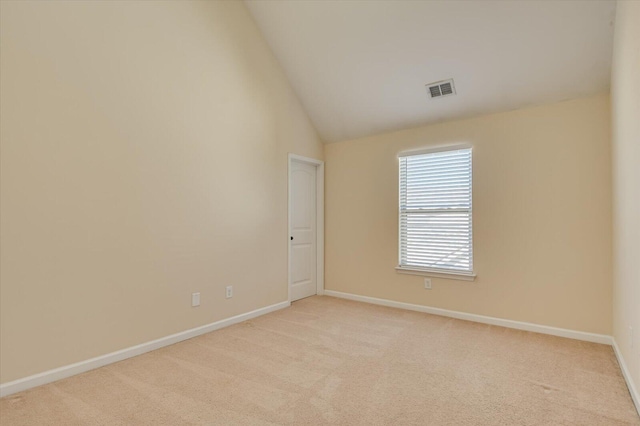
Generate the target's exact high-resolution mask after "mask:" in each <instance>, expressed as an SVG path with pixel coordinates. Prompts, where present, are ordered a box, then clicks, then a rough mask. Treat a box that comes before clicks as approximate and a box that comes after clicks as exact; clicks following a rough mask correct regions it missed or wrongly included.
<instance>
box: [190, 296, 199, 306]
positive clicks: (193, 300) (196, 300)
mask: <svg viewBox="0 0 640 426" xmlns="http://www.w3.org/2000/svg"><path fill="white" fill-rule="evenodd" d="M191 306H194V307H195V306H200V293H191Z"/></svg>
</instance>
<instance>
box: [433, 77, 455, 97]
mask: <svg viewBox="0 0 640 426" xmlns="http://www.w3.org/2000/svg"><path fill="white" fill-rule="evenodd" d="M426 87H427V92H428V93H429V97H430V98H432V99H433V98H442V97H445V96H452V95H455V94H456V87H455V86H454V85H453V79H452V78H450V79H449V80H442V81H436V82H435V83H429V84H427V85H426Z"/></svg>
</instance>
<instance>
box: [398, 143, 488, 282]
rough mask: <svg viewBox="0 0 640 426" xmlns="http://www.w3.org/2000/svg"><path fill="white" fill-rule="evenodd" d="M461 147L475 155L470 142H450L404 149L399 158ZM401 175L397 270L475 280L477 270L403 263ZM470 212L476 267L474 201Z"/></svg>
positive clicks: (401, 272)
mask: <svg viewBox="0 0 640 426" xmlns="http://www.w3.org/2000/svg"><path fill="white" fill-rule="evenodd" d="M459 149H471V155H472V156H473V146H472V145H471V144H469V143H458V144H450V145H438V146H431V147H428V148H419V149H413V150H407V151H402V152H399V153H398V160H400V158H402V157H410V156H414V155H423V154H433V153H436V152H445V151H456V150H459ZM399 169H400V165H399V164H398V170H399ZM400 185H401V182H400V177H399V176H398V266H396V268H395V269H396V272H397V273H399V274H408V275H421V276H426V277H434V278H445V279H452V280H462V281H474V280H475V279H476V273H475V270H472V271H454V270H448V269H437V268H422V267H419V266H410V265H402V264H401V260H400V256H401V251H402V241H401V239H402V231H401V226H402V222H401V218H400V216H401V210H400ZM471 197H472V199H473V160H472V163H471ZM469 214H470V216H471V219H470V221H471V253H472V254H471V256H472V261H471V263H472V265H473V266H474V267H475V263H474V262H473V253H474V250H473V245H474V244H473V242H474V241H473V201H472V203H471V208H470V209H469Z"/></svg>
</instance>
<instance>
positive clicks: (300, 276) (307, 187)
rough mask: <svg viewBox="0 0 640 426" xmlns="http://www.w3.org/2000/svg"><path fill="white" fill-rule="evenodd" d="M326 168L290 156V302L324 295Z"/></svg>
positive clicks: (320, 164) (317, 163) (313, 162)
mask: <svg viewBox="0 0 640 426" xmlns="http://www.w3.org/2000/svg"><path fill="white" fill-rule="evenodd" d="M323 172H324V165H323V164H322V162H320V161H318V160H313V159H307V158H304V157H298V156H294V155H292V154H290V155H289V299H290V301H295V300H298V299H302V298H304V297H309V296H313V295H315V294H322V293H323V287H324V283H323V282H322V281H323V275H324V274H323V272H324V271H323V269H324V265H323V260H324V247H323V246H324V244H323V238H322V237H323V235H322V232H323V228H324V226H322V225H323V213H324V206H323V204H324V203H323V201H324V194H323V189H324V185H323V183H324V182H323V181H324V176H323V175H324V173H323Z"/></svg>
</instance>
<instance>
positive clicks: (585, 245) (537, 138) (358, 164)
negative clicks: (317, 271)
mask: <svg viewBox="0 0 640 426" xmlns="http://www.w3.org/2000/svg"><path fill="white" fill-rule="evenodd" d="M435 102H438V101H434V104H433V107H436V104H435ZM460 142H469V143H471V144H473V147H474V153H473V161H474V166H473V167H474V169H473V177H474V182H473V192H474V193H473V196H474V199H473V229H474V263H475V270H476V273H477V275H478V276H477V279H476V280H475V282H465V281H456V280H445V279H438V278H434V279H433V289H432V290H425V289H424V285H423V278H422V277H419V276H410V275H401V274H398V273H396V271H395V270H394V267H395V266H396V265H397V261H398V260H397V259H398V254H397V253H398V242H397V240H398V161H397V158H396V155H397V154H398V153H399V152H400V151H403V150H408V149H415V148H419V147H427V146H430V145H439V144H452V143H460ZM610 155H611V154H610V111H609V97H608V95H607V94H602V95H599V96H595V97H590V98H585V99H579V100H573V101H568V102H562V103H557V104H552V105H546V106H541V107H535V108H529V109H523V110H518V111H512V112H506V113H500V114H493V115H488V116H483V117H478V118H472V119H467V120H460V121H453V122H447V123H442V124H435V125H431V126H426V127H421V128H415V129H409V130H403V131H399V132H394V133H389V134H384V135H379V136H373V137H368V138H363V139H358V140H353V141H348V142H342V143H337V144H330V145H326V147H325V161H326V176H327V177H326V271H325V279H326V288H327V289H329V290H337V291H341V292H347V293H354V294H358V295H365V296H371V297H378V298H384V299H391V300H395V301H400V302H408V303H415V304H421V305H427V306H433V307H438V308H444V309H451V310H457V311H463V312H470V313H474V314H481V315H488V316H493V317H498V318H508V319H511V320H519V321H527V322H532V323H536V324H544V325H549V326H555V327H562V328H568V329H573V330H580V331H586V332H594V333H604V334H610V333H611V316H612V315H611V274H612V271H611V166H610V160H611V157H610Z"/></svg>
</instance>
